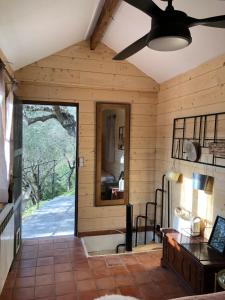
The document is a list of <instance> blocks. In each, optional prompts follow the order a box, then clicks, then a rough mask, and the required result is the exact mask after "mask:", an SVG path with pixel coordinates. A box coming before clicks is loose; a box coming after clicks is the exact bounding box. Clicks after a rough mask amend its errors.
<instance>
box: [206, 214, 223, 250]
mask: <svg viewBox="0 0 225 300" xmlns="http://www.w3.org/2000/svg"><path fill="white" fill-rule="evenodd" d="M208 245H209V246H210V247H212V248H213V249H215V250H216V251H218V252H219V253H220V254H222V255H225V219H224V218H223V217H220V216H217V217H216V220H215V223H214V225H213V229H212V232H211V235H210V238H209V241H208Z"/></svg>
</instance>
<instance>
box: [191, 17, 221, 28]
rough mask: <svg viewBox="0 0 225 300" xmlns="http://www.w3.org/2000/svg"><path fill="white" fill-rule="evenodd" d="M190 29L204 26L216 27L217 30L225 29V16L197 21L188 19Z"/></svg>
mask: <svg viewBox="0 0 225 300" xmlns="http://www.w3.org/2000/svg"><path fill="white" fill-rule="evenodd" d="M187 21H188V25H189V27H193V26H197V25H203V26H209V27H216V28H225V15H223V16H217V17H211V18H205V19H195V18H191V17H187Z"/></svg>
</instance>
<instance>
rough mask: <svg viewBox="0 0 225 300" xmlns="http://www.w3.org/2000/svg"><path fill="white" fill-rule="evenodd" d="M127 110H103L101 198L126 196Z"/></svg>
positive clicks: (111, 198)
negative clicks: (125, 147) (125, 142)
mask: <svg viewBox="0 0 225 300" xmlns="http://www.w3.org/2000/svg"><path fill="white" fill-rule="evenodd" d="M124 129H125V110H124V109H105V110H103V112H102V149H101V150H102V167H101V200H113V199H123V197H124V140H125V130H124Z"/></svg>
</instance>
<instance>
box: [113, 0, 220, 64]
mask: <svg viewBox="0 0 225 300" xmlns="http://www.w3.org/2000/svg"><path fill="white" fill-rule="evenodd" d="M124 1H125V2H127V3H129V4H130V5H132V6H134V7H136V8H138V9H140V10H141V11H143V12H144V13H146V14H147V15H148V16H150V17H151V18H152V23H151V30H150V32H149V33H147V34H146V35H144V36H143V37H142V38H140V39H139V40H137V41H136V42H134V43H133V44H131V45H130V46H128V47H127V48H125V49H124V50H123V51H121V52H120V53H118V54H117V55H116V56H115V57H114V58H113V59H114V60H123V59H126V58H128V57H129V56H131V55H133V54H135V53H136V52H138V51H140V50H141V49H142V48H144V47H145V46H148V47H149V48H151V49H153V50H158V51H174V50H179V49H182V48H185V47H187V46H188V45H190V44H191V42H192V37H191V33H190V30H189V28H190V27H194V26H197V25H204V26H209V27H217V28H225V15H223V16H216V17H211V18H205V19H195V18H192V17H189V16H188V15H187V14H186V13H185V12H183V11H179V10H175V9H174V7H173V5H172V3H173V0H161V1H166V2H168V5H167V7H166V9H165V11H164V10H162V9H161V8H159V7H158V6H157V5H156V4H155V3H154V2H153V1H152V0H124Z"/></svg>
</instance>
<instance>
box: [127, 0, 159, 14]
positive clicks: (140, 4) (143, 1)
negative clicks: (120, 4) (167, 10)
mask: <svg viewBox="0 0 225 300" xmlns="http://www.w3.org/2000/svg"><path fill="white" fill-rule="evenodd" d="M124 1H125V2H127V3H129V4H130V5H132V6H134V7H136V8H138V9H140V10H141V11H143V12H144V13H146V14H147V15H148V16H150V17H154V16H159V15H160V14H162V13H163V12H164V11H163V10H161V8H159V7H158V6H157V5H156V4H155V3H154V2H153V1H152V0H124Z"/></svg>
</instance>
